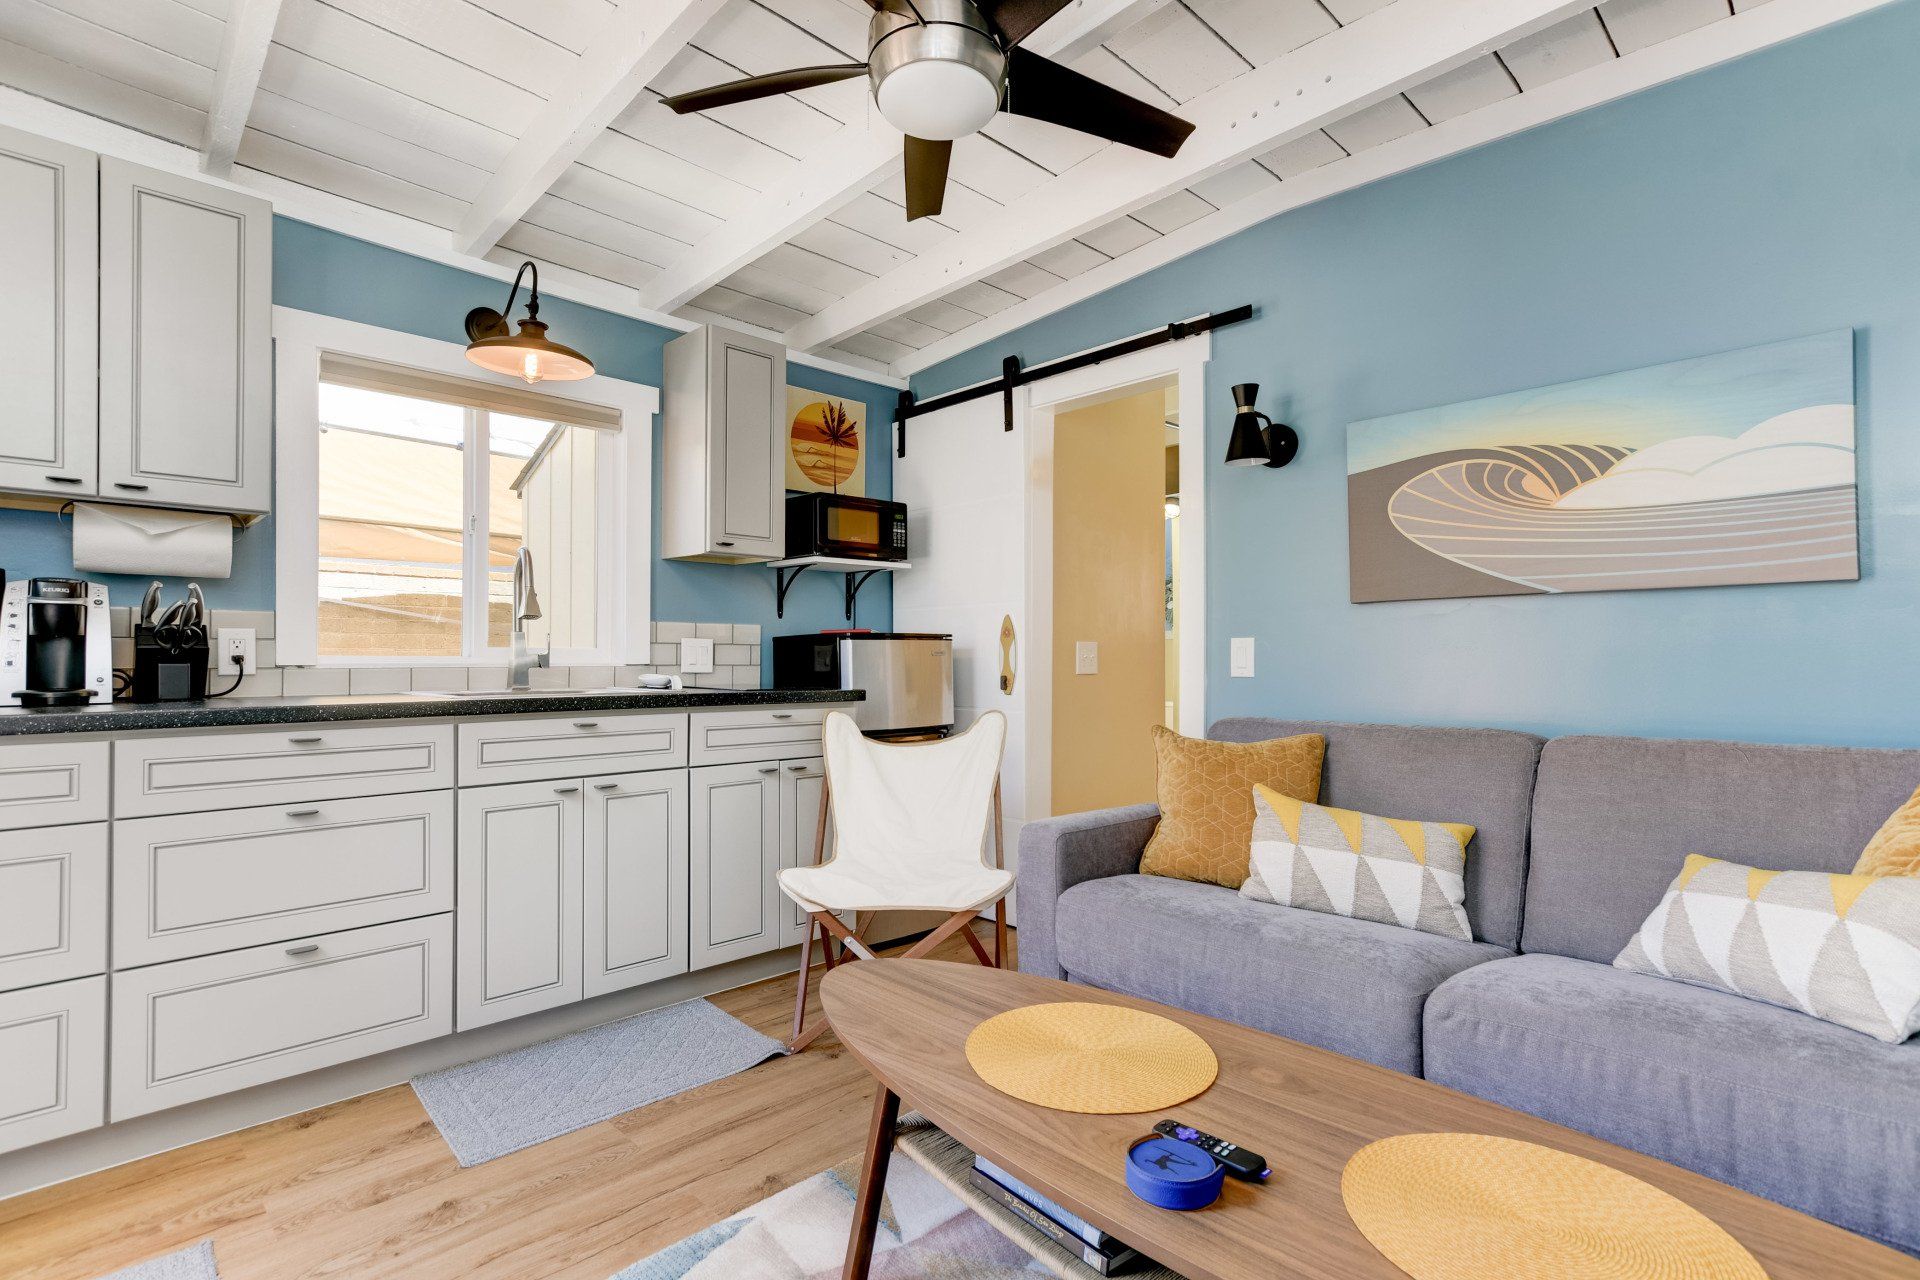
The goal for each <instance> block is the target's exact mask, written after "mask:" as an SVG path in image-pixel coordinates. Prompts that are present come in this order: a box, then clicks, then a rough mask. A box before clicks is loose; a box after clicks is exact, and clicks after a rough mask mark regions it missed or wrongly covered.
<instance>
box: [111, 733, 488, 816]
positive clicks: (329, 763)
mask: <svg viewBox="0 0 1920 1280" xmlns="http://www.w3.org/2000/svg"><path fill="white" fill-rule="evenodd" d="M452 785H453V726H452V725H450V724H415V723H412V722H409V721H404V720H402V721H396V722H392V723H388V724H367V725H346V726H342V725H334V724H314V725H283V726H280V727H278V728H274V729H260V730H245V731H238V732H231V733H184V734H178V735H173V734H168V735H155V736H147V735H141V736H138V737H132V738H127V739H124V740H122V741H120V742H117V743H115V744H114V748H113V802H114V803H113V812H114V814H115V816H116V817H122V818H135V817H148V816H151V815H154V814H161V813H193V812H196V811H199V810H206V809H231V808H233V807H235V806H237V805H267V804H302V803H307V802H311V801H315V800H340V799H347V798H350V797H354V796H375V795H395V794H398V793H401V792H410V791H438V790H442V789H444V788H447V787H451V786H452Z"/></svg>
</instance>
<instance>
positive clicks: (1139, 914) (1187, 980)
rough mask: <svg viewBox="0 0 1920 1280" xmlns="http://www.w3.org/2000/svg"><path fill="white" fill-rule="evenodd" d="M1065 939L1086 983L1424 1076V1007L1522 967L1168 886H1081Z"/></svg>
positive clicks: (1212, 889) (1072, 900)
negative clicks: (1475, 980)
mask: <svg viewBox="0 0 1920 1280" xmlns="http://www.w3.org/2000/svg"><path fill="white" fill-rule="evenodd" d="M1054 929H1055V940H1056V942H1057V944H1058V947H1059V954H1060V966H1061V968H1063V969H1065V970H1066V971H1067V974H1068V976H1069V977H1071V978H1073V979H1075V980H1077V981H1080V982H1086V983H1091V984H1092V985H1093V986H1096V987H1104V988H1106V989H1107V990H1109V991H1120V992H1125V993H1126V994H1128V995H1136V996H1143V997H1145V998H1146V999H1149V1000H1158V1001H1161V1002H1162V1003H1164V1004H1171V1005H1177V1006H1179V1007H1180V1008H1182V1009H1191V1010H1193V1011H1195V1012H1196V1013H1205V1014H1209V1015H1211V1016H1213V1017H1216V1018H1225V1019H1227V1020H1228V1021H1231V1022H1238V1023H1242V1024H1244V1025H1246V1026H1249V1027H1257V1028H1259V1029H1260V1030H1262V1031H1271V1032H1273V1033H1275V1034H1277V1035H1283V1036H1287V1037H1289V1038H1291V1039H1294V1040H1304V1041H1306V1042H1307V1043H1309V1044H1317V1045H1320V1046H1321V1047H1322V1048H1327V1049H1332V1050H1334V1051H1336V1052H1338V1053H1344V1054H1346V1055H1348V1056H1349V1057H1354V1058H1365V1059H1366V1060H1367V1061H1369V1062H1377V1063H1379V1064H1380V1065H1381V1066H1385V1067H1393V1068H1395V1069H1396V1070H1400V1071H1406V1072H1411V1073H1415V1074H1417V1073H1418V1072H1419V1070H1420V1010H1421V1006H1423V1005H1424V1004H1425V1003H1426V999H1427V993H1428V992H1430V991H1432V990H1433V989H1434V988H1435V987H1437V986H1439V985H1440V984H1441V983H1442V982H1444V981H1446V980H1447V979H1448V978H1450V977H1452V976H1453V975H1454V974H1456V973H1459V972H1460V971H1461V970H1463V969H1467V968H1471V967H1472V966H1474V965H1477V964H1485V963H1487V962H1488V961H1490V960H1497V959H1499V958H1501V957H1503V956H1508V955H1511V954H1512V952H1510V951H1507V950H1505V949H1504V948H1501V947H1494V946H1489V945H1487V944H1485V943H1478V942H1462V941H1459V940H1457V939H1454V938H1442V937H1438V936H1436V935H1434V934H1431V933H1419V932H1416V931H1415V930H1412V929H1402V928H1399V927H1398V926H1395V925H1390V924H1375V923H1373V922H1372V921H1369V920H1350V919H1348V918H1346V917H1344V916H1330V915H1324V914H1322V913H1320V912H1316V911H1301V910H1298V909H1296V908H1293V907H1280V906H1274V905H1272V904H1269V903H1264V902H1250V901H1247V900H1246V899H1244V898H1242V897H1240V895H1239V894H1237V893H1235V892H1234V891H1233V890H1231V889H1223V888H1221V887H1220V886H1218V885H1210V884H1198V883H1196V882H1193V881H1189V880H1169V879H1167V878H1166V877H1164V876H1143V875H1128V876H1113V877H1110V878H1108V879H1104V880H1089V881H1087V882H1086V883H1084V884H1077V885H1075V886H1073V887H1072V888H1070V889H1068V890H1067V891H1066V892H1065V893H1063V894H1061V895H1060V901H1059V904H1058V907H1057V909H1056V911H1055V915H1054Z"/></svg>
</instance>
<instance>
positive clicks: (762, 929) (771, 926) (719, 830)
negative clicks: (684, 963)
mask: <svg viewBox="0 0 1920 1280" xmlns="http://www.w3.org/2000/svg"><path fill="white" fill-rule="evenodd" d="M782 772H784V771H783V770H782V768H781V767H780V766H779V765H777V764H727V765H714V766H711V767H708V768H704V769H690V770H688V771H687V776H688V779H689V786H688V792H689V800H688V809H689V811H690V812H689V815H688V824H687V825H688V834H687V864H688V875H689V880H690V883H689V886H688V912H687V915H688V920H689V923H690V928H691V935H692V936H691V939H690V946H691V950H692V954H691V956H690V958H689V962H688V964H689V967H690V968H694V969H701V968H705V967H706V966H708V965H714V964H721V963H724V962H725V961H728V960H738V959H740V958H742V957H743V956H752V955H759V954H760V953H761V952H762V951H773V950H777V949H778V948H779V946H780V922H781V918H782V917H781V913H780V908H779V904H778V903H776V902H775V901H774V899H775V896H776V895H777V894H778V893H779V890H778V888H777V887H776V885H775V884H774V878H773V877H774V872H775V871H776V870H778V868H779V865H780V853H779V843H780V775H781V773H782Z"/></svg>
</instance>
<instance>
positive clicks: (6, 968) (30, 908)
mask: <svg viewBox="0 0 1920 1280" xmlns="http://www.w3.org/2000/svg"><path fill="white" fill-rule="evenodd" d="M106 967H107V824H106V823H104V822H92V823H88V824H87V825H86V826H83V827H45V828H42V829H40V830H37V831H15V832H13V833H11V834H10V835H8V836H6V837H5V838H4V839H0V991H6V990H11V989H12V988H14V987H29V986H33V985H34V984H36V983H41V982H59V981H60V980H62V979H63V978H80V977H85V976H86V975H88V974H93V973H102V972H105V970H106ZM4 1097H5V1095H4V1094H0V1110H4V1107H5V1102H4Z"/></svg>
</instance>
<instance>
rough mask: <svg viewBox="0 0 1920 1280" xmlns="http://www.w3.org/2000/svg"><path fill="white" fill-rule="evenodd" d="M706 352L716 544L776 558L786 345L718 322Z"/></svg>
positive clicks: (781, 512)
mask: <svg viewBox="0 0 1920 1280" xmlns="http://www.w3.org/2000/svg"><path fill="white" fill-rule="evenodd" d="M708 359H709V360H710V361H712V364H711V366H710V367H709V369H708V373H707V377H708V385H709V386H710V387H711V388H712V394H713V395H714V397H715V403H714V406H713V420H712V422H711V423H710V430H711V431H712V432H713V450H714V458H713V462H714V465H713V474H712V476H711V477H710V478H709V479H710V483H711V484H712V485H713V497H712V499H711V501H712V511H713V515H714V522H713V526H714V527H713V537H714V545H715V547H716V549H724V550H725V551H726V552H728V553H729V554H731V555H736V556H764V557H766V558H768V559H778V558H779V557H780V556H782V555H784V554H785V553H786V546H787V530H786V511H785V505H786V488H787V481H786V459H785V457H783V456H782V452H781V451H782V449H783V448H784V447H785V443H786V441H785V439H784V437H785V434H786V433H785V432H784V431H783V430H782V428H783V427H784V426H785V425H786V424H785V421H784V419H785V418H786V401H787V386H786V383H787V360H786V352H785V351H783V350H782V349H780V348H779V347H775V346H773V345H772V344H770V343H765V342H760V341H758V340H756V339H752V338H748V337H746V336H744V335H742V334H735V333H728V332H726V331H725V330H722V329H716V330H714V331H713V341H712V345H711V346H710V347H709V349H708Z"/></svg>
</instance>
